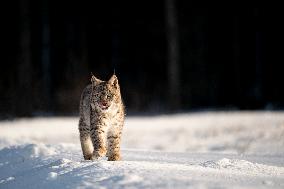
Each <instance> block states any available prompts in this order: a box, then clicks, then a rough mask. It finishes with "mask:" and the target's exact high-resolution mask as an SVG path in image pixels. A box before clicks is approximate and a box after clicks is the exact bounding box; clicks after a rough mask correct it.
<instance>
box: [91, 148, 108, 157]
mask: <svg viewBox="0 0 284 189" xmlns="http://www.w3.org/2000/svg"><path fill="white" fill-rule="evenodd" d="M106 153H107V150H106V149H105V148H100V149H98V150H95V151H94V153H93V156H92V158H93V159H99V158H100V157H103V156H105V155H106Z"/></svg>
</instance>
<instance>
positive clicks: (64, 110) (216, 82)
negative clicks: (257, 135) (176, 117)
mask: <svg viewBox="0 0 284 189" xmlns="http://www.w3.org/2000/svg"><path fill="white" fill-rule="evenodd" d="M8 10H9V11H7V13H5V17H6V18H5V21H4V23H3V24H2V31H4V33H5V34H4V35H2V37H1V38H2V40H1V41H2V44H1V46H2V49H3V48H4V51H3V50H2V51H3V52H4V53H3V56H2V58H1V70H0V93H1V96H0V97H1V99H0V103H1V104H0V118H11V117H16V116H36V115H76V114H77V113H78V104H79V99H80V94H81V91H82V90H83V88H84V87H85V86H86V85H87V84H88V83H90V74H91V72H92V73H94V74H95V75H96V76H97V77H98V78H101V79H103V80H107V79H108V78H109V77H110V76H111V75H112V74H113V72H114V69H115V72H116V75H117V76H118V78H119V81H120V85H121V88H122V93H123V98H124V101H125V104H126V108H127V112H128V113H130V114H131V113H165V112H177V111H191V110H202V109H208V108H210V109H283V107H284V98H283V97H284V89H283V79H282V78H283V69H282V64H283V51H282V50H283V47H282V44H283V29H281V28H282V25H283V20H282V15H283V14H282V11H281V10H277V9H275V8H274V9H270V8H222V7H219V8H216V7H212V8H193V7H192V5H191V4H190V1H186V0H184V1H181V0H179V1H174V0H156V1H151V3H149V2H146V1H145V2H144V1H143V2H140V3H129V2H128V3H123V2H120V1H119V2H116V3H115V4H111V3H110V2H105V3H102V2H97V1H94V2H93V3H87V2H84V1H68V2H64V1H48V0H41V1H36V0H17V1H13V4H12V5H10V6H9V7H8Z"/></svg>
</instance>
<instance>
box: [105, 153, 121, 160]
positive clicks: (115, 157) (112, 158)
mask: <svg viewBox="0 0 284 189" xmlns="http://www.w3.org/2000/svg"><path fill="white" fill-rule="evenodd" d="M107 160H108V161H119V160H121V157H120V154H113V155H110V156H108V159H107Z"/></svg>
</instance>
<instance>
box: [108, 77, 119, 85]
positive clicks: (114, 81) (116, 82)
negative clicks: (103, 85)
mask: <svg viewBox="0 0 284 189" xmlns="http://www.w3.org/2000/svg"><path fill="white" fill-rule="evenodd" d="M108 83H109V84H110V85H112V86H113V87H115V88H118V79H117V77H116V75H115V74H113V75H112V76H111V78H110V79H109V80H108Z"/></svg>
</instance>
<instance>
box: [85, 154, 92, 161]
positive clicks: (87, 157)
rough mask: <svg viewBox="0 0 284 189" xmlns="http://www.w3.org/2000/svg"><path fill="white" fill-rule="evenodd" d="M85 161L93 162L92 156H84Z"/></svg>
mask: <svg viewBox="0 0 284 189" xmlns="http://www.w3.org/2000/svg"><path fill="white" fill-rule="evenodd" d="M84 159H85V160H93V154H88V155H84Z"/></svg>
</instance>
